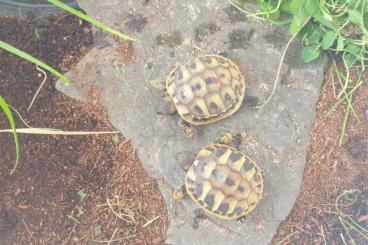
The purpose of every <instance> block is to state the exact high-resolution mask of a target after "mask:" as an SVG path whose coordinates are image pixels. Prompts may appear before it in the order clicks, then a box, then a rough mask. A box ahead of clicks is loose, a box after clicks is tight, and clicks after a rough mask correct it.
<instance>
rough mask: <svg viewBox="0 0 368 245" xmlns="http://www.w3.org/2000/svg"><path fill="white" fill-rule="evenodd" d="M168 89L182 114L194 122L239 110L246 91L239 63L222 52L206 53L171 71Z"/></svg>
mask: <svg viewBox="0 0 368 245" xmlns="http://www.w3.org/2000/svg"><path fill="white" fill-rule="evenodd" d="M166 89H167V93H168V95H169V96H170V98H171V99H172V100H173V102H174V104H175V107H176V110H177V112H178V114H179V115H180V117H181V118H182V119H183V120H184V121H186V122H188V123H190V124H194V125H204V124H209V123H214V122H216V121H219V120H221V119H224V118H226V117H228V116H230V115H231V114H233V113H234V112H236V111H237V110H238V109H239V107H240V106H241V104H242V101H243V99H244V94H245V80H244V77H243V75H242V74H241V72H240V70H239V68H238V66H236V65H235V64H234V63H233V62H232V61H230V60H229V59H226V58H224V57H222V56H219V55H213V54H212V55H204V56H201V57H197V58H195V59H192V60H190V61H188V62H187V63H185V64H182V65H180V66H178V67H176V68H175V69H174V70H172V71H171V72H170V73H169V75H168V77H167V80H166Z"/></svg>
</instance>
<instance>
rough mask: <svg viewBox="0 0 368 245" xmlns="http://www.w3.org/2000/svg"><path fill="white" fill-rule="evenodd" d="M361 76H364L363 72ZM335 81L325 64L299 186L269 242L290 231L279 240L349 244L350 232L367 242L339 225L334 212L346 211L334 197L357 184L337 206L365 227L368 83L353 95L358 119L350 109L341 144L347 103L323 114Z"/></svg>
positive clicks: (367, 214)
mask: <svg viewBox="0 0 368 245" xmlns="http://www.w3.org/2000/svg"><path fill="white" fill-rule="evenodd" d="M354 75H355V76H356V74H353V76H354ZM362 79H363V81H365V82H367V81H368V72H366V73H365V74H364V75H363V78H362ZM338 84H339V83H338V80H337V78H336V77H334V78H332V77H331V76H330V70H327V72H326V79H325V84H324V86H323V89H322V94H321V98H320V101H319V103H318V106H317V117H316V120H315V124H314V127H313V130H312V142H311V145H310V148H309V154H308V158H307V160H308V162H307V165H306V167H305V170H304V180H303V186H302V189H301V192H300V194H299V197H298V199H297V201H296V203H295V205H294V208H293V210H292V212H291V213H290V215H289V216H288V217H287V219H286V220H285V221H284V222H282V224H281V226H280V227H279V230H278V234H277V235H276V236H275V237H274V239H273V243H274V244H276V243H277V242H280V241H283V240H285V239H286V238H287V237H288V236H291V237H290V238H289V239H288V240H287V241H285V242H284V243H283V244H353V243H352V241H351V240H350V241H349V234H350V235H351V236H352V239H353V240H354V241H355V244H368V240H367V239H366V238H364V237H363V236H361V235H359V234H358V233H357V232H356V231H353V230H352V229H351V227H349V226H348V225H347V231H348V232H347V231H346V230H345V229H344V227H343V226H342V224H341V222H340V220H339V216H340V217H345V216H344V215H341V214H340V215H338V214H337V213H336V212H337V210H336V206H335V201H336V199H337V198H338V196H339V195H340V194H342V193H343V192H344V191H345V190H350V189H357V190H358V192H355V193H354V194H352V195H347V196H344V197H343V198H341V199H340V200H341V204H340V205H338V208H340V209H341V211H342V212H344V213H346V214H349V215H351V218H353V219H354V220H355V221H357V222H358V223H359V225H361V226H362V227H363V228H365V229H368V204H367V203H368V97H367V94H368V84H367V83H365V84H363V86H362V87H361V89H360V90H359V92H358V93H357V94H356V96H354V98H353V101H354V103H353V106H354V108H355V110H356V113H357V115H358V117H359V119H360V122H359V121H358V120H357V119H356V118H354V116H353V115H352V114H351V116H350V119H349V124H348V127H347V131H346V135H345V137H344V140H343V143H342V144H341V145H339V137H340V133H341V126H342V124H343V121H344V115H345V110H346V104H345V103H343V104H342V105H341V106H340V107H339V108H338V110H337V111H336V112H334V113H332V115H331V116H326V113H327V112H328V111H329V110H330V109H331V107H332V106H333V105H334V104H335V102H336V99H335V98H336V96H335V95H336V94H338V93H339V86H338ZM333 85H334V86H333ZM345 197H346V198H345ZM347 198H349V200H347ZM345 218H346V217H345ZM349 228H350V229H349ZM348 233H349V234H348ZM367 233H368V232H367ZM367 233H365V234H366V235H367ZM343 240H345V242H346V243H344V241H343Z"/></svg>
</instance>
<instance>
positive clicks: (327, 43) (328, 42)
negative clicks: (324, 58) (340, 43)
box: [322, 31, 337, 50]
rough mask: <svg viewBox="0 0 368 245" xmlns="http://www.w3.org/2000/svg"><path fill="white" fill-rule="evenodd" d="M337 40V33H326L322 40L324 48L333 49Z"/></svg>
mask: <svg viewBox="0 0 368 245" xmlns="http://www.w3.org/2000/svg"><path fill="white" fill-rule="evenodd" d="M336 38H337V33H336V32H333V31H328V32H326V34H325V36H324V37H323V40H322V48H323V49H324V50H326V49H329V48H331V46H332V45H333V43H334V42H335V40H336Z"/></svg>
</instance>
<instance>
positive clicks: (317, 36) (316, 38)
mask: <svg viewBox="0 0 368 245" xmlns="http://www.w3.org/2000/svg"><path fill="white" fill-rule="evenodd" d="M307 38H308V41H309V42H310V43H312V44H319V43H320V40H321V38H322V35H321V33H320V32H319V31H318V30H315V31H314V32H312V34H311V35H309V36H308V37H307Z"/></svg>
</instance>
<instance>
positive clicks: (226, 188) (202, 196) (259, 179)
mask: <svg viewBox="0 0 368 245" xmlns="http://www.w3.org/2000/svg"><path fill="white" fill-rule="evenodd" d="M185 186H186V191H187V193H188V194H189V196H190V197H191V198H192V199H193V200H194V201H195V202H196V203H197V204H198V205H199V206H200V207H201V208H203V209H204V210H205V211H207V212H209V213H210V214H213V215H215V216H217V217H219V218H222V219H236V218H239V217H242V216H245V215H246V214H248V213H249V212H250V211H252V210H253V209H254V208H255V207H256V205H257V203H258V201H259V200H260V199H261V196H262V193H263V176H262V173H261V170H260V168H259V167H258V166H257V164H256V163H255V162H253V161H252V160H251V159H250V158H249V157H247V156H246V155H245V154H243V153H241V152H239V151H237V150H235V149H233V148H231V147H229V146H227V145H222V144H212V145H209V146H207V147H205V148H204V149H202V150H201V151H200V152H199V153H198V154H197V157H196V158H195V160H194V162H193V164H192V166H191V167H190V169H189V170H188V172H187V175H186V177H185Z"/></svg>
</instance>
